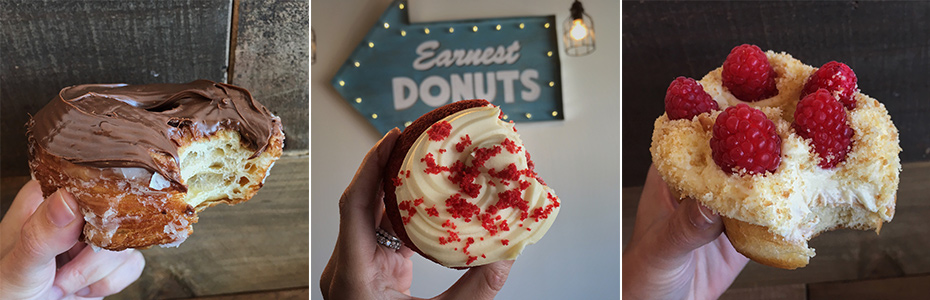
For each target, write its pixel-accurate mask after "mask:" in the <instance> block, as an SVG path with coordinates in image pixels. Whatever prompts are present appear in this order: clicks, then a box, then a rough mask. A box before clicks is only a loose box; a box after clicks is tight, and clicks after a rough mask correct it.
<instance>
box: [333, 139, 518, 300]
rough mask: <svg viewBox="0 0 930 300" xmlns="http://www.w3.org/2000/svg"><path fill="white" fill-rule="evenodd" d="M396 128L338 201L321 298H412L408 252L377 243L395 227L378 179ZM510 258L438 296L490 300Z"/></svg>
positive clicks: (478, 269) (503, 278)
mask: <svg viewBox="0 0 930 300" xmlns="http://www.w3.org/2000/svg"><path fill="white" fill-rule="evenodd" d="M399 134H400V130H398V129H396V128H395V129H393V130H391V131H390V132H388V133H387V134H386V135H385V136H384V138H382V139H381V141H379V142H378V144H376V145H375V146H374V147H373V148H372V149H371V150H370V151H369V152H368V155H366V156H365V159H364V160H363V161H362V165H361V166H360V167H359V168H358V171H357V172H356V173H355V178H353V179H352V183H350V184H349V186H348V187H347V188H346V190H345V192H344V193H343V194H342V198H341V199H339V237H338V239H337V240H336V247H335V248H334V249H333V255H332V256H331V257H330V259H329V263H328V264H327V265H326V269H325V270H323V275H322V276H321V278H320V289H321V291H322V292H323V298H326V299H413V297H410V285H411V283H412V281H413V263H412V262H411V261H410V257H411V256H412V255H413V253H414V252H413V251H412V250H410V249H409V248H407V247H405V246H400V247H399V248H398V249H397V250H395V249H393V248H389V247H388V246H386V245H383V244H379V243H378V242H377V240H376V234H375V232H376V231H377V230H378V229H381V230H382V231H383V232H385V233H387V234H386V235H387V236H388V239H390V237H393V235H394V230H393V229H392V228H393V227H391V224H390V220H388V218H387V217H386V216H385V215H384V203H383V202H382V197H383V196H384V191H383V190H382V188H381V177H382V174H383V173H384V167H385V165H386V164H387V161H388V157H389V156H390V154H391V149H393V147H394V142H395V140H397V136H398V135H399ZM511 265H513V261H499V262H496V263H492V264H488V265H484V266H480V267H475V268H471V269H469V270H468V272H466V273H465V275H463V276H462V277H461V278H460V279H459V280H458V281H457V282H456V283H455V284H454V285H452V287H450V288H449V289H448V290H446V291H445V292H444V293H442V294H441V295H439V296H437V297H436V298H437V299H493V298H494V296H495V295H497V292H498V291H500V289H501V288H502V287H503V286H504V282H505V281H506V280H507V275H508V274H509V273H510V267H511Z"/></svg>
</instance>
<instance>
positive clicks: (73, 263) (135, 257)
mask: <svg viewBox="0 0 930 300" xmlns="http://www.w3.org/2000/svg"><path fill="white" fill-rule="evenodd" d="M83 228H84V218H83V217H82V214H81V211H80V209H78V204H77V202H75V200H74V198H73V197H72V196H71V194H69V193H68V192H65V191H63V190H59V191H57V192H55V193H53V194H52V195H51V196H49V197H48V199H45V200H44V201H43V199H42V191H41V189H40V188H39V184H38V182H36V181H35V180H32V181H29V182H28V183H26V185H25V186H23V188H22V189H20V191H19V194H17V195H16V198H15V200H14V201H13V204H12V205H11V206H10V210H9V211H8V212H7V213H6V215H5V216H4V217H3V220H2V221H0V257H2V258H0V290H2V291H3V292H2V293H0V299H83V298H85V297H86V298H95V297H97V298H100V297H104V296H109V295H111V294H115V293H117V292H119V291H121V290H123V288H125V287H127V286H129V284H131V283H132V282H133V281H135V280H136V279H137V278H139V275H141V274H142V269H143V268H144V266H145V259H144V258H143V257H142V253H140V252H139V251H136V250H132V249H130V250H125V251H120V252H112V251H107V250H100V251H99V252H94V251H93V249H92V248H91V247H88V246H87V245H86V244H84V243H82V242H78V237H79V236H80V234H81V230H82V229H83Z"/></svg>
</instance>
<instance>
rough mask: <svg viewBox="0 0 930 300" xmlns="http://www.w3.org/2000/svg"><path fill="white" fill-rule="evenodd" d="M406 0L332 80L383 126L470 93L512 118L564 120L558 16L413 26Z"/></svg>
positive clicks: (384, 18) (387, 15)
mask: <svg viewBox="0 0 930 300" xmlns="http://www.w3.org/2000/svg"><path fill="white" fill-rule="evenodd" d="M406 5H407V4H406V1H395V2H394V3H393V4H391V6H390V7H389V8H388V9H387V11H385V12H384V14H382V15H381V18H380V19H378V22H377V23H375V26H374V27H372V28H371V30H370V31H369V32H368V34H367V35H365V38H364V39H363V40H362V41H361V43H360V44H359V45H358V47H356V48H355V50H354V51H352V54H351V55H350V56H349V58H348V59H347V60H346V62H345V64H343V65H342V67H341V68H340V69H339V72H337V73H336V76H335V77H334V78H333V80H332V84H333V87H335V88H336V90H337V91H338V92H339V94H341V95H342V97H343V98H344V99H345V100H346V102H348V103H349V105H351V106H352V107H353V108H355V110H356V111H358V112H359V113H360V114H361V115H362V116H363V117H365V119H367V120H368V121H369V122H371V124H372V125H374V126H375V128H377V129H378V131H380V132H382V133H386V132H387V131H389V130H391V128H394V127H398V128H401V129H403V128H404V127H405V126H406V125H409V124H410V122H411V121H413V120H415V119H417V118H418V117H420V116H421V115H423V114H425V113H426V112H429V111H431V110H433V109H434V108H436V107H439V106H442V105H445V104H448V103H451V102H454V101H458V100H467V99H485V100H488V101H490V102H491V103H493V104H494V105H497V106H500V107H501V110H502V111H503V112H504V114H505V117H506V118H507V120H513V121H516V122H530V121H546V120H562V119H563V116H564V114H563V111H562V85H561V73H562V72H561V69H560V65H559V48H558V42H557V38H558V34H557V32H556V28H555V24H556V22H555V16H545V17H522V18H504V19H482V20H467V21H456V22H436V23H418V24H410V23H409V22H408V18H407V7H406Z"/></svg>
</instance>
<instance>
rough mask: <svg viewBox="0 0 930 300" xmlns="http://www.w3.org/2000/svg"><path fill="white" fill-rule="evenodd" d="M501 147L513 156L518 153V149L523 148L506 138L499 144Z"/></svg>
mask: <svg viewBox="0 0 930 300" xmlns="http://www.w3.org/2000/svg"><path fill="white" fill-rule="evenodd" d="M501 145H502V146H504V148H507V151H508V152H510V153H513V154H517V152H520V149H522V148H523V147H520V146H518V145H517V143H514V142H513V141H511V140H510V139H508V138H505V139H504V141H503V142H501Z"/></svg>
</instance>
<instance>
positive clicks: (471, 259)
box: [465, 256, 478, 265]
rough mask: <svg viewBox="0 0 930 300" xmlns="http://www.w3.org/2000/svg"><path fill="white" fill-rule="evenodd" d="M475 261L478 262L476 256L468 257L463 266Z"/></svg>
mask: <svg viewBox="0 0 930 300" xmlns="http://www.w3.org/2000/svg"><path fill="white" fill-rule="evenodd" d="M476 260H478V257H477V256H469V257H468V261H467V262H465V265H470V264H471V263H473V262H475V261H476Z"/></svg>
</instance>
